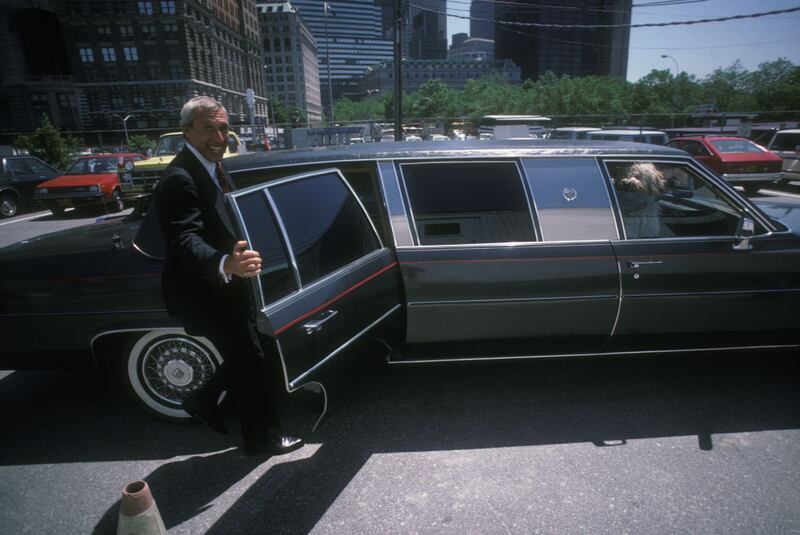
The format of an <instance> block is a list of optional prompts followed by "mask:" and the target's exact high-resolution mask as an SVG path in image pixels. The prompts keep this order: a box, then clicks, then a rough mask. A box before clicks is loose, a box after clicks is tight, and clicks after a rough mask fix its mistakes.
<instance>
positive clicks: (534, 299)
mask: <svg viewBox="0 0 800 535" xmlns="http://www.w3.org/2000/svg"><path fill="white" fill-rule="evenodd" d="M600 299H618V296H616V295H570V296H562V297H510V298H507V299H457V300H452V301H409V302H408V303H407V304H408V306H409V307H428V306H441V305H480V304H494V303H539V302H547V301H575V300H584V301H585V300H600Z"/></svg>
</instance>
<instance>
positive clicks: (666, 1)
mask: <svg viewBox="0 0 800 535" xmlns="http://www.w3.org/2000/svg"><path fill="white" fill-rule="evenodd" d="M702 2H708V0H658V1H656V2H648V3H646V4H633V5H632V6H631V7H666V6H677V5H679V4H700V3H702Z"/></svg>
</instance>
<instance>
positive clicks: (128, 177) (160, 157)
mask: <svg viewBox="0 0 800 535" xmlns="http://www.w3.org/2000/svg"><path fill="white" fill-rule="evenodd" d="M185 143H186V139H185V138H184V137H183V132H169V133H167V134H164V135H163V136H161V138H159V140H158V145H156V151H155V154H154V155H153V157H152V158H148V159H146V160H144V161H141V162H136V164H133V163H129V164H127V165H126V166H125V170H124V171H123V172H121V173H120V177H119V182H120V186H121V188H122V192H123V195H124V196H125V197H127V198H131V197H136V196H139V195H141V194H143V193H149V192H150V191H152V190H153V188H154V187H155V186H156V184H157V183H158V179H159V178H160V177H161V172H162V171H164V169H166V168H167V166H168V165H169V164H170V162H171V161H172V159H173V158H174V157H175V156H176V155H177V154H178V153H179V152H180V151H181V149H183V146H184V144H185ZM245 152H247V149H246V148H245V146H244V143H242V142H241V140H240V139H239V137H238V136H237V135H236V134H234V133H233V132H229V133H228V147H227V148H226V149H225V156H223V157H224V158H229V157H231V156H238V155H239V154H244V153H245Z"/></svg>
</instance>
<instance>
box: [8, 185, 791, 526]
mask: <svg viewBox="0 0 800 535" xmlns="http://www.w3.org/2000/svg"><path fill="white" fill-rule="evenodd" d="M789 193H790V194H791V195H798V196H797V197H796V198H797V200H798V201H800V195H799V193H800V192H798V191H796V189H795V190H794V191H792V190H789ZM774 195H775V194H772V193H767V196H769V197H773V196H774ZM785 198H786V199H793V198H794V197H785ZM85 215H86V214H81V213H72V212H68V213H67V214H65V216H63V217H61V218H54V217H53V216H51V215H49V213H42V214H36V213H29V214H23V215H21V216H18V217H17V218H14V219H13V220H3V221H0V246H2V245H7V244H9V243H14V242H15V241H18V240H20V239H29V238H30V237H33V236H35V235H37V234H41V233H45V232H51V231H54V230H59V229H61V228H66V227H69V226H77V225H82V224H86V223H88V222H91V221H93V220H94V218H95V217H97V216H98V215H99V214H93V215H90V216H89V217H85ZM798 357H800V355H798V354H797V353H764V354H755V353H727V354H716V355H711V354H701V355H684V356H674V355H658V356H652V357H639V358H602V359H589V358H585V359H569V360H567V359H564V360H550V361H529V362H516V363H514V362H503V363H500V362H498V363H488V364H486V363H483V364H477V363H473V364H460V365H455V366H449V367H444V366H427V367H402V366H401V367H392V368H387V369H383V370H378V371H372V372H369V373H368V374H367V375H366V376H365V377H363V378H362V379H361V380H360V381H359V382H358V383H357V384H356V386H354V388H353V390H352V391H351V392H350V395H349V397H348V398H347V399H346V400H345V401H344V403H342V404H341V405H340V406H339V407H338V408H337V409H336V410H335V411H334V412H333V413H332V415H331V416H330V418H329V419H328V420H326V421H325V423H324V424H323V425H322V426H321V427H320V428H319V429H317V430H316V431H315V432H311V430H310V426H309V419H308V414H307V413H306V412H304V411H303V410H302V407H301V408H299V409H298V408H297V407H296V405H295V404H290V405H287V406H284V411H285V419H286V422H287V425H288V426H289V428H290V429H291V430H293V431H295V432H297V433H300V434H302V435H303V436H304V437H305V438H306V439H307V442H308V444H307V446H306V447H304V448H303V449H301V450H299V451H297V452H294V453H292V454H290V455H288V456H285V457H277V458H270V459H264V458H260V459H252V458H245V457H243V456H242V455H241V454H240V453H239V451H238V450H237V449H236V446H237V438H236V430H235V426H236V422H235V421H234V420H233V419H230V421H229V424H230V425H231V426H233V427H234V432H233V434H231V435H228V436H223V435H216V434H213V433H211V432H210V431H208V430H207V429H205V428H203V427H202V426H199V425H195V424H190V425H177V424H169V423H165V422H161V421H158V420H155V419H153V418H151V417H149V416H147V415H145V414H144V413H143V412H141V411H140V410H139V409H138V408H136V407H134V406H132V405H131V404H130V403H129V402H128V400H127V398H126V396H125V395H124V393H123V392H122V391H121V388H120V387H119V386H118V385H117V383H116V382H114V381H112V380H110V379H109V377H107V376H106V375H105V374H104V373H101V372H65V371H16V372H0V407H3V409H4V415H3V424H2V427H0V430H2V431H1V432H2V440H0V533H14V534H17V533H36V534H42V533H44V534H46V533H59V534H61V533H100V534H106V533H108V534H112V533H114V532H115V529H116V522H117V517H118V505H119V497H120V495H121V492H122V488H123V487H124V485H125V484H126V483H129V482H131V481H135V480H137V479H145V480H147V481H148V482H149V484H150V486H151V488H152V489H153V493H154V496H155V498H156V501H157V503H158V506H159V509H160V511H161V515H162V517H163V519H164V522H165V524H166V526H167V528H168V529H169V531H170V533H173V534H178V533H180V534H184V533H185V534H197V533H212V534H213V533H220V534H230V533H320V534H323V533H324V534H328V533H331V534H361V533H364V534H375V533H426V534H427V533H432V534H433V533H459V534H461V533H470V534H471V533H475V534H486V533H490V534H491V533H520V534H522V533H526V534H527V533H586V532H592V533H615V534H616V533H726V534H728V533H741V534H752V533H770V534H772V533H800V446H799V445H798V444H800V360H799V359H798ZM290 409H291V410H290Z"/></svg>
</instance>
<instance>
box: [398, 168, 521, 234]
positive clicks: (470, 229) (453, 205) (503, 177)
mask: <svg viewBox="0 0 800 535" xmlns="http://www.w3.org/2000/svg"><path fill="white" fill-rule="evenodd" d="M401 170H402V175H403V179H404V181H405V185H406V190H407V192H408V197H409V202H410V204H411V211H412V214H413V218H414V224H415V227H416V230H417V236H418V237H419V243H420V245H445V244H447V245H449V244H466V243H499V242H524V241H534V240H536V233H535V232H534V229H533V222H532V219H531V214H530V210H529V208H528V201H527V197H526V193H525V189H524V188H523V185H522V180H521V177H520V176H519V172H518V171H517V166H516V165H515V164H514V163H511V162H495V163H490V162H469V163H467V162H460V163H424V164H404V165H402V166H401Z"/></svg>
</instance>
